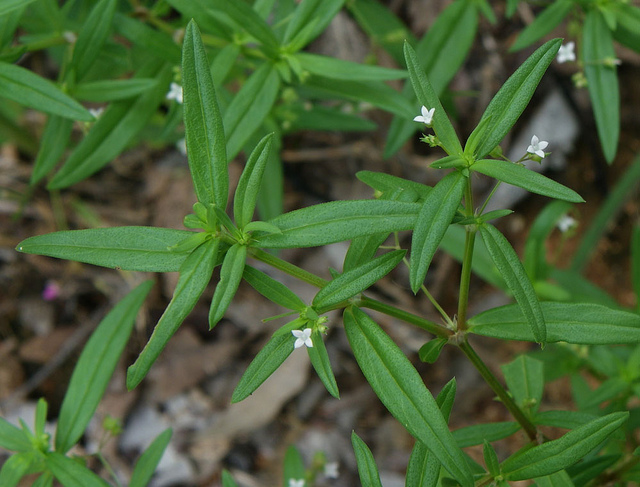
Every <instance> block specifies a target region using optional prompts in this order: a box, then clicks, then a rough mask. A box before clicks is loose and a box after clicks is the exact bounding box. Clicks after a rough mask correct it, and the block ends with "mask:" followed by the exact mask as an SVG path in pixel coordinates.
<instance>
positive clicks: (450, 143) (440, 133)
mask: <svg viewBox="0 0 640 487" xmlns="http://www.w3.org/2000/svg"><path fill="white" fill-rule="evenodd" d="M404 56H405V59H406V62H407V69H408V70H409V77H410V78H411V84H412V85H413V89H414V91H415V92H416V96H417V97H418V102H420V104H421V105H424V106H426V107H427V108H429V109H432V108H435V112H434V114H433V130H434V132H435V133H436V135H437V137H438V139H440V142H441V143H442V145H443V147H444V150H445V151H446V152H447V154H449V155H458V154H462V146H461V145H460V140H458V136H457V135H456V131H455V129H454V128H453V125H451V121H450V120H449V117H447V114H446V112H445V111H444V108H442V104H441V103H440V99H439V98H438V95H437V94H436V92H435V91H434V89H433V87H432V86H431V83H430V82H429V80H428V79H427V77H426V75H425V74H424V70H423V69H422V67H421V66H420V63H419V62H418V58H417V56H416V53H415V51H414V50H413V48H412V47H411V46H410V45H409V44H408V43H405V45H404ZM417 114H418V107H416V115H417Z"/></svg>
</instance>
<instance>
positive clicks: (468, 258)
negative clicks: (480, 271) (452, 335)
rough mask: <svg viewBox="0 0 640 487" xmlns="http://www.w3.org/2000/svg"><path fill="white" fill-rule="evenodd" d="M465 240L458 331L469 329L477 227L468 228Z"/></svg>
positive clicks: (459, 296)
mask: <svg viewBox="0 0 640 487" xmlns="http://www.w3.org/2000/svg"><path fill="white" fill-rule="evenodd" d="M466 230H467V232H466V235H465V239H464V257H463V259H462V272H461V273H460V293H459V295H458V331H461V330H466V329H467V308H468V305H469V284H470V283H471V263H472V261H473V246H474V244H475V241H476V232H477V231H478V230H477V229H476V228H475V226H473V228H472V227H471V226H467V227H466Z"/></svg>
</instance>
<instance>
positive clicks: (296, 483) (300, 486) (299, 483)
mask: <svg viewBox="0 0 640 487" xmlns="http://www.w3.org/2000/svg"><path fill="white" fill-rule="evenodd" d="M304 486H305V481H304V479H298V480H296V479H289V487H304Z"/></svg>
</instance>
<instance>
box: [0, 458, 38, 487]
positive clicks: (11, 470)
mask: <svg viewBox="0 0 640 487" xmlns="http://www.w3.org/2000/svg"><path fill="white" fill-rule="evenodd" d="M36 462H37V458H36V456H35V453H34V452H25V453H16V454H14V455H11V456H10V457H9V458H7V460H5V462H4V463H3V465H2V469H0V485H2V487H16V486H17V485H18V483H19V482H20V480H21V479H22V477H24V476H25V475H26V474H27V473H29V469H30V468H31V467H32V465H33V464H35V463H36Z"/></svg>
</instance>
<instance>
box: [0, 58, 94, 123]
mask: <svg viewBox="0 0 640 487" xmlns="http://www.w3.org/2000/svg"><path fill="white" fill-rule="evenodd" d="M0 92H1V93H2V96H3V97H5V98H9V99H10V100H13V101H15V102H17V103H20V104H21V105H25V106H28V107H31V108H35V109H36V110H40V111H43V112H45V113H49V114H51V115H59V116H60V117H63V118H69V119H72V120H81V121H83V122H91V121H93V115H91V114H90V113H89V111H88V110H87V109H86V108H84V107H83V106H82V105H80V103H78V102H77V101H76V100H74V99H73V98H71V97H70V96H69V95H67V94H65V93H64V92H62V90H60V88H58V87H57V86H56V85H55V84H53V83H52V82H51V81H49V80H47V79H44V78H42V77H41V76H38V75H37V74H35V73H33V72H32V71H29V70H28V69H26V68H23V67H22V66H15V65H13V64H9V63H4V62H0Z"/></svg>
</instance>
